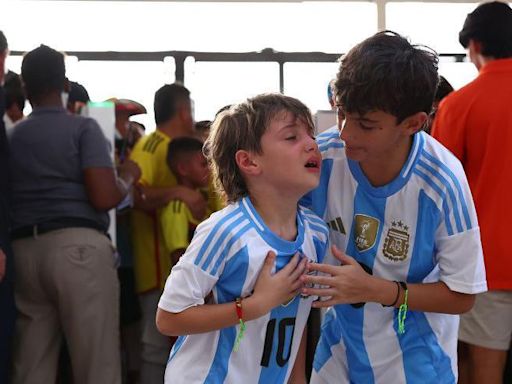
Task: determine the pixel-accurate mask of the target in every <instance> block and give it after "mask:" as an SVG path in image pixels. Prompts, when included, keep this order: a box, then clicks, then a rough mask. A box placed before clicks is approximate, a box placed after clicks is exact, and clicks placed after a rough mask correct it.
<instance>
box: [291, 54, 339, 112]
mask: <svg viewBox="0 0 512 384" xmlns="http://www.w3.org/2000/svg"><path fill="white" fill-rule="evenodd" d="M338 66H339V64H338V63H286V64H285V65H284V93H285V94H287V95H289V96H293V97H296V98H298V99H299V100H301V101H302V102H303V103H305V104H306V105H307V106H308V107H309V108H310V109H311V112H312V113H316V111H317V110H319V109H320V110H329V109H331V106H330V105H329V99H328V96H327V89H328V88H327V87H328V85H329V82H330V81H331V79H333V78H334V77H335V76H336V72H337V70H338Z"/></svg>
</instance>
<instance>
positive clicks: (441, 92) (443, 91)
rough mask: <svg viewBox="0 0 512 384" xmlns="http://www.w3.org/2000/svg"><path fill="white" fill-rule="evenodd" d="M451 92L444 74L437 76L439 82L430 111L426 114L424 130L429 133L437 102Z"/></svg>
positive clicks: (451, 88) (437, 105)
mask: <svg viewBox="0 0 512 384" xmlns="http://www.w3.org/2000/svg"><path fill="white" fill-rule="evenodd" d="M452 92H453V87H452V85H451V84H450V83H449V82H448V80H446V78H445V77H444V76H439V84H438V85H437V91H436V94H435V96H434V103H433V104H432V112H430V114H429V115H428V120H427V124H426V126H425V132H427V133H428V134H430V132H431V130H432V124H433V123H434V119H435V117H436V113H437V109H438V108H439V104H440V103H441V101H442V100H443V99H444V98H445V97H446V96H448V95H449V94H450V93H452Z"/></svg>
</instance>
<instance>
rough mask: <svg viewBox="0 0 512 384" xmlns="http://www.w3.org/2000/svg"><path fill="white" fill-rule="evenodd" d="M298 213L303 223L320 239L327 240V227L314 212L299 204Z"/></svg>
mask: <svg viewBox="0 0 512 384" xmlns="http://www.w3.org/2000/svg"><path fill="white" fill-rule="evenodd" d="M299 213H300V215H301V216H302V217H303V218H304V223H305V225H306V226H307V227H308V228H309V229H310V230H311V231H312V232H313V234H314V235H317V236H318V237H320V238H321V239H322V240H323V239H325V240H327V238H328V236H329V227H328V226H327V224H326V223H325V221H323V220H322V219H321V218H320V217H319V216H318V215H317V214H316V213H315V212H313V211H312V210H311V209H309V208H306V207H304V206H299Z"/></svg>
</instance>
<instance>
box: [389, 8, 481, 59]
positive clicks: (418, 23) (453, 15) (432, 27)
mask: <svg viewBox="0 0 512 384" xmlns="http://www.w3.org/2000/svg"><path fill="white" fill-rule="evenodd" d="M476 6H477V4H475V3H457V4H453V3H420V2H417V3H405V2H404V3H401V2H400V3H392V2H391V3H388V4H386V28H387V29H390V30H392V31H395V32H398V33H400V34H403V35H405V36H408V37H409V38H410V39H411V42H412V43H414V44H424V45H427V46H429V47H430V48H433V49H435V50H436V51H437V52H443V53H464V48H463V47H462V46H461V45H460V44H459V31H460V30H461V28H462V25H463V24H464V20H465V19H466V16H467V14H468V13H470V12H471V11H473V9H475V8H476Z"/></svg>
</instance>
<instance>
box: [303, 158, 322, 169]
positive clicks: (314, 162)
mask: <svg viewBox="0 0 512 384" xmlns="http://www.w3.org/2000/svg"><path fill="white" fill-rule="evenodd" d="M305 167H306V168H319V167H320V161H319V160H317V159H310V160H308V162H307V163H306V165H305Z"/></svg>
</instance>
